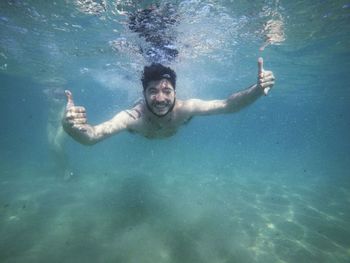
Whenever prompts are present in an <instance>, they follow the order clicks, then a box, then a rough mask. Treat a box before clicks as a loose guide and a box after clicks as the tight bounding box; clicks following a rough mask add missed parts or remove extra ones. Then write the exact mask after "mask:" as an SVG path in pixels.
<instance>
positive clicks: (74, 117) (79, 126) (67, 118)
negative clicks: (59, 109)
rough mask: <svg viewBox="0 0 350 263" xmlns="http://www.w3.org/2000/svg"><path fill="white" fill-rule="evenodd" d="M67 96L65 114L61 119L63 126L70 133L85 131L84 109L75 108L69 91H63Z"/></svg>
mask: <svg viewBox="0 0 350 263" xmlns="http://www.w3.org/2000/svg"><path fill="white" fill-rule="evenodd" d="M64 92H65V94H66V96H67V106H66V112H65V115H64V117H63V126H64V128H67V129H69V130H71V131H80V132H85V131H87V126H88V125H87V119H86V110H85V108H84V107H80V106H75V105H74V101H73V95H72V93H71V92H70V91H69V90H65V91H64Z"/></svg>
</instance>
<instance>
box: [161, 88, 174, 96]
mask: <svg viewBox="0 0 350 263" xmlns="http://www.w3.org/2000/svg"><path fill="white" fill-rule="evenodd" d="M163 92H164V93H165V94H166V95H170V94H171V93H172V92H173V90H172V89H164V91H163Z"/></svg>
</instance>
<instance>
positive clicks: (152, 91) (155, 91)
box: [148, 89, 158, 95]
mask: <svg viewBox="0 0 350 263" xmlns="http://www.w3.org/2000/svg"><path fill="white" fill-rule="evenodd" d="M157 92H158V91H157V90H156V89H149V90H148V93H149V94H151V95H154V94H157Z"/></svg>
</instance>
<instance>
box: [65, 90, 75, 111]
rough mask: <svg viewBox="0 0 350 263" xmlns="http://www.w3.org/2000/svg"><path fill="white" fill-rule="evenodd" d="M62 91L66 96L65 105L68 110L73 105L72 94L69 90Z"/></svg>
mask: <svg viewBox="0 0 350 263" xmlns="http://www.w3.org/2000/svg"><path fill="white" fill-rule="evenodd" d="M64 93H65V94H66V96H67V106H66V109H67V110H68V109H69V108H71V107H74V101H73V94H72V92H70V91H69V90H65V91H64Z"/></svg>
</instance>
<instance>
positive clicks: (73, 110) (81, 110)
mask: <svg viewBox="0 0 350 263" xmlns="http://www.w3.org/2000/svg"><path fill="white" fill-rule="evenodd" d="M68 112H71V113H85V112H86V110H85V108H84V107H82V106H73V107H71V108H69V109H67V113H68Z"/></svg>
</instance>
